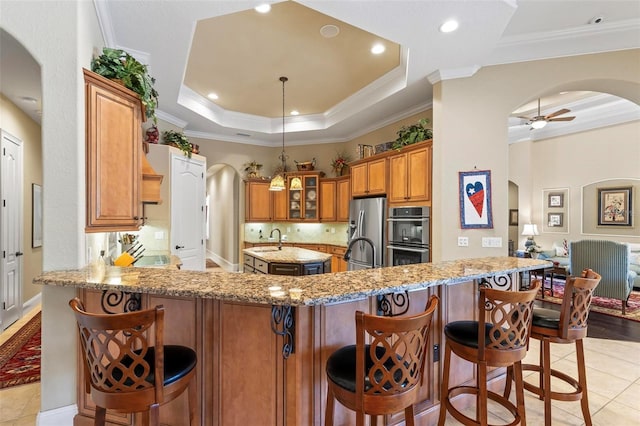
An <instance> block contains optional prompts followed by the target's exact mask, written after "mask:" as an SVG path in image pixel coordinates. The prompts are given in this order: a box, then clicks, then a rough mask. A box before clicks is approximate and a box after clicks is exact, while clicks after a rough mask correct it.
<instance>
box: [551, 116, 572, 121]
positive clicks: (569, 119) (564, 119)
mask: <svg viewBox="0 0 640 426" xmlns="http://www.w3.org/2000/svg"><path fill="white" fill-rule="evenodd" d="M574 118H575V117H558V118H550V119H548V120H547V121H571V120H573V119H574Z"/></svg>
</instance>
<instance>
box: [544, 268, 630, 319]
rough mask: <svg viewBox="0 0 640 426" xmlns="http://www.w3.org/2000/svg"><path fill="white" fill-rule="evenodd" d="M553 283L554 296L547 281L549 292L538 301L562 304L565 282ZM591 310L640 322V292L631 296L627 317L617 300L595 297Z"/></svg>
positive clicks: (557, 281) (555, 280) (592, 300)
mask: <svg viewBox="0 0 640 426" xmlns="http://www.w3.org/2000/svg"><path fill="white" fill-rule="evenodd" d="M553 281H554V283H553V296H551V294H550V292H549V290H548V288H549V280H546V283H545V284H546V287H547V290H545V292H544V299H542V296H541V294H538V297H537V299H538V300H544V301H545V302H551V303H555V304H558V305H559V304H562V296H563V295H564V281H562V280H558V279H557V278H556V279H554V280H553ZM591 310H592V311H593V312H599V313H601V314H606V315H611V316H614V317H620V318H626V319H629V320H632V321H638V322H640V292H639V291H632V292H631V296H629V305H628V306H627V308H626V310H627V313H626V315H622V301H620V300H617V299H608V298H606V297H599V296H593V298H592V299H591Z"/></svg>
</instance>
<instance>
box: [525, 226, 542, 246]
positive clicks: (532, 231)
mask: <svg viewBox="0 0 640 426" xmlns="http://www.w3.org/2000/svg"><path fill="white" fill-rule="evenodd" d="M522 235H524V236H526V237H527V241H525V242H524V248H525V249H527V248H529V246H532V245H534V244H535V243H536V242H535V241H534V240H533V236H534V235H539V234H538V226H537V225H535V224H533V223H525V225H524V229H523V230H522Z"/></svg>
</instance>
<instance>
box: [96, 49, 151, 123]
mask: <svg viewBox="0 0 640 426" xmlns="http://www.w3.org/2000/svg"><path fill="white" fill-rule="evenodd" d="M91 71H93V72H95V73H96V74H100V75H101V76H103V77H106V78H108V79H111V80H116V81H118V82H120V83H121V84H122V85H124V87H126V88H127V89H130V90H132V91H134V92H136V93H137V94H138V96H140V101H141V102H142V104H143V105H144V107H145V114H146V116H147V118H151V119H152V120H153V123H154V124H155V123H157V121H158V119H157V118H156V107H157V106H158V92H157V91H156V89H154V87H153V84H154V83H155V82H156V80H155V79H154V78H153V77H151V76H150V75H149V72H148V70H147V66H146V65H143V64H141V63H140V62H138V60H136V58H134V57H133V56H131V55H130V54H128V53H127V52H125V51H124V50H121V49H111V48H108V47H105V48H104V49H102V54H101V55H100V56H98V57H96V58H94V59H93V60H92V61H91Z"/></svg>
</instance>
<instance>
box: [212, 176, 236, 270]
mask: <svg viewBox="0 0 640 426" xmlns="http://www.w3.org/2000/svg"><path fill="white" fill-rule="evenodd" d="M240 182H241V179H240V175H239V174H238V172H237V171H236V169H234V168H233V167H231V166H230V165H228V164H214V165H212V166H211V167H209V169H208V170H207V200H208V202H207V206H208V212H207V246H206V247H207V252H206V256H207V258H208V259H211V260H213V261H214V262H215V263H217V264H218V265H220V266H221V267H222V268H223V269H225V270H226V271H238V270H239V267H240V262H239V257H240V255H239V252H240V251H239V250H240V248H239V243H240V238H239V233H240Z"/></svg>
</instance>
